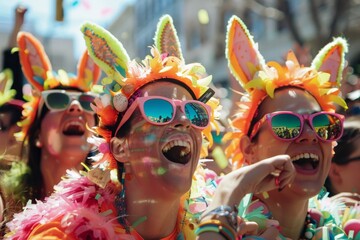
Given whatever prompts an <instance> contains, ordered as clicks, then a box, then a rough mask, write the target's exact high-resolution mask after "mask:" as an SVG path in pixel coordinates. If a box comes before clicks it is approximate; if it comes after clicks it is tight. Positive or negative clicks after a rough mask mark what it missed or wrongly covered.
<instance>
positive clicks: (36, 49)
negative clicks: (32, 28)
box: [17, 32, 52, 91]
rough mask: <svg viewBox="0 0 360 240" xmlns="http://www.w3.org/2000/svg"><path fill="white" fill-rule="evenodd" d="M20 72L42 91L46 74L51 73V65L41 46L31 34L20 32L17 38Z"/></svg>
mask: <svg viewBox="0 0 360 240" xmlns="http://www.w3.org/2000/svg"><path fill="white" fill-rule="evenodd" d="M17 42H18V46H19V55H20V62H21V66H22V70H23V72H24V75H25V76H26V78H27V80H28V81H29V83H31V85H33V86H34V87H35V88H36V89H38V90H40V91H42V90H43V89H44V82H45V80H46V79H47V72H49V71H52V69H51V63H50V61H49V58H48V56H47V54H46V52H45V50H44V47H43V45H42V44H41V43H40V41H39V40H38V39H36V38H35V37H34V36H33V35H32V34H30V33H27V32H20V33H18V36H17Z"/></svg>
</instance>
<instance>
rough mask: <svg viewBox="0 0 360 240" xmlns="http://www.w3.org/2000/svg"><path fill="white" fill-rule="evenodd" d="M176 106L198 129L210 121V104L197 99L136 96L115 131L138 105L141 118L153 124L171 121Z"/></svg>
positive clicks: (163, 123)
mask: <svg viewBox="0 0 360 240" xmlns="http://www.w3.org/2000/svg"><path fill="white" fill-rule="evenodd" d="M176 106H180V107H181V110H182V111H183V112H184V113H185V115H186V117H187V118H188V119H189V120H190V122H191V125H192V126H193V127H195V128H198V129H204V128H206V127H207V126H208V125H209V122H210V120H209V119H210V112H211V110H210V106H208V105H206V104H205V103H203V102H200V101H197V100H186V101H181V100H177V99H169V98H165V97H155V96H152V97H138V98H136V100H135V101H134V102H133V103H132V105H131V106H130V107H129V109H128V110H127V111H126V112H125V114H124V116H123V118H122V120H121V122H120V123H119V126H118V127H117V130H116V132H117V131H118V130H119V129H120V127H121V126H122V125H124V124H125V123H126V121H127V120H128V119H129V118H130V116H131V115H132V114H133V112H134V111H135V109H136V108H137V107H138V108H139V109H140V112H141V114H142V116H143V118H144V119H145V120H146V121H147V122H149V123H151V124H154V125H165V124H169V123H171V122H172V121H173V120H174V118H175V113H176Z"/></svg>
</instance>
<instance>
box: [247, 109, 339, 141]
mask: <svg viewBox="0 0 360 240" xmlns="http://www.w3.org/2000/svg"><path fill="white" fill-rule="evenodd" d="M305 120H307V121H308V122H309V124H310V127H311V128H312V129H313V131H314V132H315V133H316V136H317V138H318V139H320V140H322V141H336V140H338V139H339V138H340V137H341V135H342V133H343V122H344V116H343V115H340V114H337V113H329V112H317V113H313V114H298V113H294V112H289V111H278V112H273V113H268V114H266V115H265V116H264V117H262V118H261V119H260V120H259V121H258V122H257V123H256V124H255V125H254V128H253V130H252V132H251V134H250V139H252V138H253V137H254V136H255V135H256V133H257V132H258V131H259V129H260V127H261V125H262V124H263V123H264V122H265V121H266V122H268V124H269V127H270V128H271V130H272V133H273V135H274V136H275V138H277V139H280V140H284V141H293V140H295V139H297V138H298V137H299V136H300V135H301V133H302V131H303V129H304V124H305Z"/></svg>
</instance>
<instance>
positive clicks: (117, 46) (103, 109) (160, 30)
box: [81, 15, 218, 168]
mask: <svg viewBox="0 0 360 240" xmlns="http://www.w3.org/2000/svg"><path fill="white" fill-rule="evenodd" d="M81 31H82V32H83V34H84V38H85V41H86V46H87V48H88V51H89V54H90V56H91V57H92V58H93V59H94V61H95V63H96V64H98V66H99V67H100V68H101V69H102V70H103V71H104V72H105V73H106V74H107V76H108V77H107V78H104V79H103V80H102V84H103V86H104V95H102V96H101V97H100V98H98V99H96V100H95V105H93V109H94V111H95V112H96V113H97V114H98V116H99V118H100V124H99V126H98V127H96V128H95V132H96V133H97V134H99V135H100V136H102V137H103V139H101V140H100V139H98V140H97V143H96V141H95V142H94V144H96V145H98V146H99V150H100V152H101V156H99V159H98V163H102V162H107V163H108V164H110V168H115V167H116V162H115V159H114V158H113V156H112V155H111V153H110V152H109V146H108V144H109V142H110V139H111V137H112V135H113V134H114V133H113V132H112V131H113V130H114V128H116V126H115V125H116V123H117V122H118V120H119V118H121V117H122V114H123V113H125V111H126V110H127V109H128V107H129V106H130V104H131V103H129V99H130V98H131V97H132V96H133V94H134V93H135V92H136V91H137V90H138V89H139V88H141V87H142V86H144V85H146V84H147V83H150V82H154V81H157V80H162V79H172V80H174V81H175V82H178V83H180V84H182V85H184V86H187V87H188V88H189V89H190V90H191V91H192V92H193V94H194V95H195V97H196V98H197V99H199V98H200V97H201V96H203V95H204V94H208V93H209V87H208V85H209V84H210V82H211V76H208V75H207V74H206V71H205V68H204V67H203V66H202V65H201V64H199V63H192V64H185V62H184V60H183V57H182V53H181V48H180V43H179V39H178V36H177V33H176V30H175V27H174V25H173V21H172V18H171V17H170V16H169V15H165V16H163V17H162V18H161V19H160V20H159V23H158V25H157V30H156V33H155V38H154V40H155V46H153V47H151V55H148V56H146V57H145V59H144V60H143V61H142V62H140V63H137V62H135V60H133V61H131V60H130V58H129V56H128V54H127V52H126V50H125V48H124V47H123V45H122V44H121V43H120V42H119V41H118V40H117V39H116V38H115V37H114V36H113V35H112V34H111V33H110V32H108V31H107V30H105V29H104V28H102V27H100V26H98V25H96V24H92V23H84V24H83V25H82V27H81ZM211 96H212V94H209V96H208V99H209V98H210V97H211ZM207 104H208V105H209V106H210V107H211V108H212V109H213V112H214V110H215V108H216V107H217V106H218V101H217V100H216V99H214V98H211V99H210V101H208V102H207ZM213 116H214V114H213ZM210 120H211V123H212V124H211V125H212V126H214V127H217V125H216V124H215V121H214V117H212V119H210ZM203 133H204V135H205V137H206V138H207V139H208V140H209V141H210V144H211V141H212V137H211V127H209V128H208V129H205V130H204V131H203ZM99 141H101V143H99Z"/></svg>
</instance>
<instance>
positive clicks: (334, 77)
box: [311, 37, 348, 86]
mask: <svg viewBox="0 0 360 240" xmlns="http://www.w3.org/2000/svg"><path fill="white" fill-rule="evenodd" d="M347 51H348V45H347V41H346V40H345V39H344V38H341V37H338V38H334V40H333V41H332V42H330V43H328V44H327V45H326V46H325V47H323V48H322V49H321V50H320V51H319V53H318V54H317V55H316V57H315V58H314V60H313V62H312V64H311V67H313V68H315V69H317V70H318V71H321V72H326V73H329V74H330V79H329V82H330V83H331V84H332V86H340V84H341V79H342V74H343V71H344V67H345V53H347Z"/></svg>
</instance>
